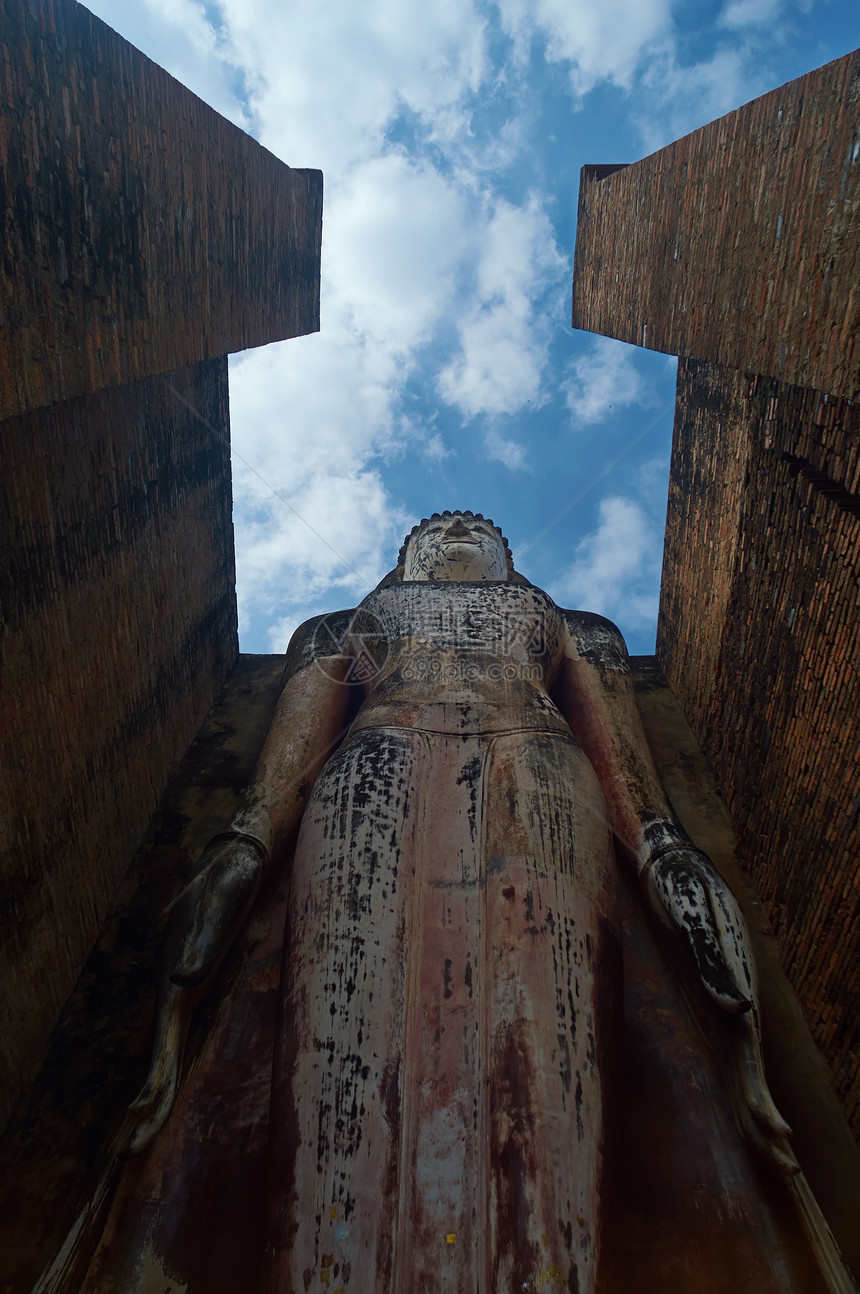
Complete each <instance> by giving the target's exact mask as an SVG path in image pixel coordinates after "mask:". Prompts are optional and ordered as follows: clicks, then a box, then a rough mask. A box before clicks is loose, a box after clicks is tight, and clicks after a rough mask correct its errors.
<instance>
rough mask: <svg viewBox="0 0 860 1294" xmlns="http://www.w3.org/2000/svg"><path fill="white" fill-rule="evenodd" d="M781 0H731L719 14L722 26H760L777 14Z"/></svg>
mask: <svg viewBox="0 0 860 1294" xmlns="http://www.w3.org/2000/svg"><path fill="white" fill-rule="evenodd" d="M781 8H782V0H731V3H729V4H727V5H726V7H725V9H724V10H723V12H722V13H721V14H720V24H721V25H722V26H723V27H734V28H740V27H760V26H763V25H764V24H766V23H771V22H773V21H774V19H775V18H777V17H778V16H779V12H780V9H781Z"/></svg>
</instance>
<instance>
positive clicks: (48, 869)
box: [0, 357, 238, 1120]
mask: <svg viewBox="0 0 860 1294" xmlns="http://www.w3.org/2000/svg"><path fill="white" fill-rule="evenodd" d="M168 382H169V383H170V384H171V385H172V386H174V387H175V388H176V390H177V391H178V392H179V393H180V394H181V396H182V397H183V398H184V400H187V402H188V404H189V405H190V406H191V407H192V409H193V410H197V411H199V413H200V414H202V416H203V417H204V418H205V419H206V420H207V422H209V423H210V424H211V425H212V427H214V428H215V429H216V430H217V431H219V432H220V434H221V436H222V437H223V439H219V438H218V437H216V436H214V435H213V434H212V432H210V431H209V430H208V429H207V428H206V427H205V426H204V425H203V423H202V422H201V421H200V419H199V418H198V417H197V416H196V415H195V414H194V413H193V412H192V411H191V410H189V408H188V407H187V406H186V404H184V403H183V402H182V401H181V400H179V399H178V398H177V396H176V395H175V394H174V393H173V391H171V390H170V387H169V386H168ZM2 436H3V460H4V470H3V473H2V474H0V525H2V527H3V530H4V542H3V554H4V557H3V562H2V563H0V612H2V617H1V618H2V631H0V767H1V768H2V779H0V824H2V825H0V830H1V831H2V846H1V847H2V869H0V887H1V888H2V898H0V910H2V913H3V920H4V928H3V939H2V945H0V986H2V999H3V1000H2V1014H3V1017H4V1018H3V1021H2V1023H3V1028H2V1030H0V1120H3V1119H5V1117H6V1116H7V1115H8V1113H9V1108H10V1106H11V1103H12V1101H13V1100H14V1097H15V1095H16V1093H17V1091H18V1090H20V1088H21V1087H22V1086H23V1084H24V1083H25V1082H26V1081H27V1079H28V1078H30V1077H32V1074H33V1073H34V1071H35V1069H36V1068H37V1066H38V1063H39V1061H40V1060H41V1057H42V1054H43V1048H44V1044H45V1041H46V1038H47V1034H48V1032H49V1030H50V1029H51V1027H52V1026H53V1023H54V1020H55V1019H56V1016H57V1013H58V1011H59V1009H60V1007H61V1006H62V1004H63V1002H64V1001H65V999H66V998H67V996H68V994H69V992H70V991H71V989H72V987H73V986H74V983H75V980H76V978H77V975H78V972H79V970H80V967H81V965H82V963H83V960H84V958H85V956H86V954H87V952H88V950H89V948H90V946H91V945H92V942H93V940H94V938H95V936H96V934H97V932H98V929H99V926H100V924H101V922H102V921H103V919H104V917H105V913H106V911H107V910H108V905H109V903H110V900H111V899H112V896H113V894H114V890H115V887H116V885H117V883H118V882H119V880H120V878H121V877H122V875H123V872H124V870H125V868H126V867H127V865H128V863H129V861H130V859H131V857H132V856H133V854H134V851H135V849H136V848H137V845H138V843H139V841H140V838H141V836H142V834H143V832H144V829H145V827H146V824H147V822H148V820H149V817H150V815H151V814H152V812H153V810H154V808H155V805H156V804H157V802H158V799H159V796H160V794H161V792H162V790H163V787H164V785H165V782H166V779H167V777H168V775H169V774H170V772H171V771H172V770H173V768H174V766H175V765H176V763H177V762H178V760H179V759H180V758H181V756H182V755H183V753H184V751H185V749H186V748H187V746H188V745H189V743H190V741H191V740H192V738H193V737H194V735H195V733H196V732H197V729H198V728H199V726H200V724H201V722H202V720H203V718H204V716H205V715H206V712H207V711H208V709H209V705H210V703H211V699H212V697H213V695H215V694H216V693H217V691H218V688H219V687H220V685H221V682H222V680H223V678H224V677H225V675H226V673H227V671H228V669H229V668H230V667H231V665H232V664H233V661H234V660H235V657H236V654H237V650H238V647H237V641H236V607H235V588H234V561H233V527H232V519H231V510H230V498H231V492H230V453H229V445H228V441H229V418H228V403H227V361H226V357H224V358H222V359H216V360H209V361H206V362H205V363H201V364H198V365H195V366H193V367H191V368H188V369H185V370H183V371H181V372H178V373H172V374H169V375H167V379H166V380H165V379H164V378H161V377H156V378H148V379H146V380H144V381H142V382H139V383H137V384H133V385H130V386H126V387H121V388H113V389H111V390H108V391H104V392H101V393H99V394H97V395H92V396H84V397H81V398H80V399H77V400H72V401H68V402H66V403H64V404H58V405H51V406H50V407H49V408H47V409H43V410H37V411H35V412H33V413H29V414H23V415H21V416H20V417H17V418H12V419H8V420H7V421H6V422H4V423H3V424H2Z"/></svg>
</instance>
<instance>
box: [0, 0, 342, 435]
mask: <svg viewBox="0 0 860 1294" xmlns="http://www.w3.org/2000/svg"><path fill="white" fill-rule="evenodd" d="M0 53H2V58H3V75H2V78H0V194H2V210H3V237H2V240H0V247H2V250H0V256H2V261H0V265H2V272H0V324H2V328H0V418H6V417H9V416H11V415H13V414H18V413H21V412H23V411H24V410H26V409H32V408H36V407H39V406H41V405H46V404H49V403H50V402H51V401H55V400H63V399H68V398H71V397H75V396H79V395H83V394H85V393H87V392H92V391H98V390H100V389H101V388H102V387H105V386H115V385H118V384H119V383H123V382H133V381H137V380H139V379H141V378H143V377H147V376H150V375H151V374H154V373H166V372H170V371H172V370H174V369H179V368H184V367H185V366H187V365H189V364H193V363H196V362H198V361H200V360H204V359H211V358H213V357H215V356H218V355H225V354H227V353H228V352H232V351H239V350H244V349H246V348H247V347H249V346H259V345H261V344H263V343H264V342H270V341H278V340H281V339H282V338H285V337H294V336H296V335H297V334H299V333H307V332H312V331H314V330H315V329H317V328H318V327H319V256H320V236H321V228H322V175H321V173H320V172H319V171H307V170H304V171H302V170H291V169H290V167H288V166H286V165H285V164H284V163H283V162H281V161H279V160H278V159H277V158H276V157H274V156H273V155H272V154H271V153H269V152H268V151H267V150H266V149H265V148H262V147H261V146H260V145H259V144H258V143H257V142H256V141H255V140H253V139H251V138H250V137H249V136H248V135H246V134H244V133H243V132H242V131H241V130H239V129H238V127H236V126H234V125H232V123H231V122H228V121H226V120H225V118H223V117H221V116H220V115H219V114H218V113H217V112H215V111H213V109H212V108H210V107H208V106H207V105H206V104H205V103H203V101H202V100H201V99H198V98H197V96H196V95H194V94H192V93H191V92H190V91H189V90H187V89H186V88H185V87H184V86H183V85H180V84H179V82H178V81H176V80H174V78H173V77H171V76H168V74H167V73H166V72H165V71H164V70H163V69H162V68H160V67H158V66H157V65H156V64H155V63H153V62H152V61H151V60H150V59H148V58H146V57H145V56H144V55H143V54H141V53H140V52H139V51H138V50H136V49H134V48H133V47H132V46H131V45H129V44H128V42H127V41H124V40H123V39H122V38H121V37H120V36H118V35H117V33H116V32H114V31H112V30H111V28H110V27H108V26H107V25H106V24H105V23H103V22H101V21H100V20H99V19H98V18H96V17H95V16H94V15H93V14H91V13H90V12H89V11H88V10H87V9H85V8H84V7H83V6H82V5H79V4H76V3H75V2H74V0H39V3H38V4H36V3H27V2H22V0H0Z"/></svg>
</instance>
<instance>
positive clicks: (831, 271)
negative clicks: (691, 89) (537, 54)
mask: <svg viewBox="0 0 860 1294" xmlns="http://www.w3.org/2000/svg"><path fill="white" fill-rule="evenodd" d="M858 128H860V51H857V52H855V53H853V54H849V55H846V57H845V58H842V59H837V60H836V61H835V62H833V63H828V64H827V66H826V67H822V68H819V69H818V70H817V71H815V72H810V73H809V74H808V75H807V76H802V77H798V79H797V80H795V81H791V82H790V83H789V84H788V85H784V86H782V87H781V88H780V89H778V90H773V91H771V93H770V94H765V95H762V96H761V98H759V99H755V100H754V101H753V102H752V103H748V104H746V105H745V106H744V107H743V108H739V109H738V110H737V111H736V112H731V113H729V114H728V115H727V116H725V117H721V118H720V119H719V120H718V121H714V122H711V124H710V125H708V126H703V127H702V128H701V129H700V130H697V131H694V132H693V133H692V134H691V135H687V136H685V137H684V138H683V139H680V140H678V141H677V142H676V143H673V144H670V145H669V146H668V147H667V148H663V149H661V150H660V151H659V152H657V153H653V154H652V155H651V156H650V157H646V158H643V159H642V160H641V161H639V162H636V163H634V164H633V165H632V166H626V167H622V168H620V169H617V170H611V171H610V173H608V174H607V170H609V168H606V167H585V168H583V174H582V181H581V185H580V196H579V217H578V226H577V237H576V254H575V260H574V286H573V323H574V326H575V327H578V328H586V329H588V330H589V331H591V332H599V333H603V334H604V335H605V336H608V337H618V338H620V339H621V340H622V341H627V342H633V343H634V344H636V345H638V346H647V347H649V348H651V349H652V350H661V351H666V352H668V353H669V354H672V355H686V356H689V357H691V358H694V359H701V360H708V361H712V362H717V363H721V364H727V365H729V366H731V367H733V368H741V369H748V370H751V371H754V372H757V373H763V374H767V375H769V376H771V377H777V378H780V379H781V380H782V381H785V382H791V383H793V384H795V385H800V386H812V387H817V388H818V389H820V390H822V391H827V392H829V393H830V394H831V395H841V396H845V397H846V398H848V399H855V398H856V397H857V395H858V394H860V352H858V349H857V342H856V337H857V331H858V323H860V304H858V300H857V293H856V284H857V282H858V279H860V242H858V208H860V156H858V151H857V142H858Z"/></svg>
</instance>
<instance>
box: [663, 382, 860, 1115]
mask: <svg viewBox="0 0 860 1294" xmlns="http://www.w3.org/2000/svg"><path fill="white" fill-rule="evenodd" d="M858 604H860V409H858V406H857V405H856V404H853V405H852V404H849V403H848V402H846V401H843V400H838V399H831V398H829V397H828V396H826V395H823V394H821V393H820V392H817V391H812V390H805V389H803V388H800V387H792V386H788V385H787V384H785V383H778V382H774V381H772V380H770V379H767V378H762V377H756V376H750V375H744V374H742V373H739V372H737V371H736V370H733V369H728V368H723V367H720V366H717V365H706V364H699V363H696V362H695V361H683V360H682V361H681V362H680V364H679V369H678V395H677V406H676V419H675V434H674V445H673V451H672V470H671V479H670V486H669V510H668V519H667V526H666V545H665V554H664V566H663V589H662V594H661V612H660V624H659V631H658V644H657V650H658V656H659V658H660V661H661V663H662V665H663V668H664V669H665V671H666V674H667V676H668V678H669V680H670V682H671V684H672V688H673V690H674V692H675V695H676V696H677V697H678V700H679V702H680V704H681V707H682V709H683V711H684V713H685V715H686V716H687V719H688V721H689V722H690V725H691V727H692V728H693V731H694V732H695V733H696V736H697V737H698V739H699V741H700V742H701V743H702V745H703V747H704V749H705V750H706V752H707V754H708V756H709V758H710V760H711V762H712V765H713V767H714V770H715V773H716V777H717V781H718V784H719V786H720V789H721V791H722V794H723V795H724V796H725V798H726V801H727V803H728V805H729V808H730V810H731V813H732V816H733V818H734V820H735V824H736V828H737V832H738V838H739V857H740V860H741V862H742V863H743V865H744V866H745V867H746V868H748V869H749V872H750V875H751V877H752V879H753V881H754V884H755V886H756V889H757V891H758V894H759V896H760V898H761V899H762V901H763V903H764V904H765V907H766V910H767V912H768V915H769V917H770V920H771V922H772V925H773V929H774V932H775V935H776V938H777V941H778V944H779V947H780V950H781V954H782V958H783V962H784V965H785V968H786V971H787V973H788V975H789V977H790V979H791V980H792V982H793V984H794V986H795V988H796V990H797V992H798V995H799V998H800V1001H801V1004H802V1006H803V1008H804V1011H805V1013H806V1016H807V1019H808V1020H809V1022H810V1025H811V1027H812V1030H813V1034H814V1036H815V1038H816V1040H817V1042H818V1043H819V1045H820V1047H821V1049H822V1052H823V1054H824V1056H825V1058H826V1059H827V1061H828V1064H829V1066H830V1069H831V1072H832V1075H833V1080H834V1084H835V1086H836V1089H837V1092H838V1093H839V1095H840V1097H841V1098H842V1101H843V1103H844V1108H845V1110H846V1113H847V1115H848V1117H849V1120H850V1121H851V1124H852V1126H853V1129H854V1131H855V1133H856V1134H858V1135H860V962H858V959H857V948H858V943H860V898H859V897H858V896H860V831H858V816H860V780H858V771H857V751H858V749H860V647H858V636H860V635H858Z"/></svg>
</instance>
